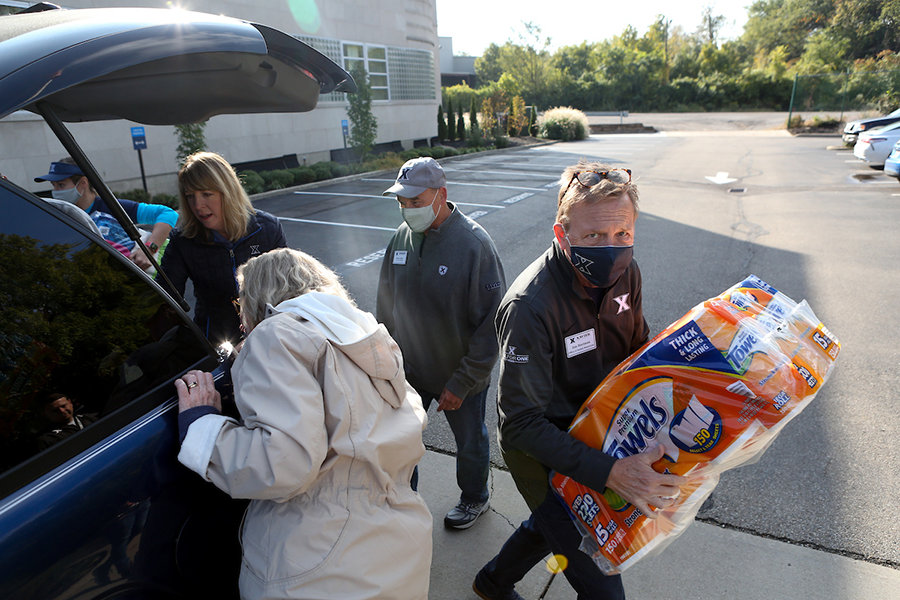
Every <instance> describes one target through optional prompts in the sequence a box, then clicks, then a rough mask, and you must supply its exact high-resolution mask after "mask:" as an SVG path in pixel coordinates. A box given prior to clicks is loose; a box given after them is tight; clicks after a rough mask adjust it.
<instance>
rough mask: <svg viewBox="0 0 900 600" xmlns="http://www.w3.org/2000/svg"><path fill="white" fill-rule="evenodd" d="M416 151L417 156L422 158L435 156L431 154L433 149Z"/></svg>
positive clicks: (416, 149)
mask: <svg viewBox="0 0 900 600" xmlns="http://www.w3.org/2000/svg"><path fill="white" fill-rule="evenodd" d="M414 151H415V152H416V155H418V156H419V157H421V158H430V157H431V156H433V155H432V154H431V148H415V149H414Z"/></svg>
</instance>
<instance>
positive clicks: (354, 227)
mask: <svg viewBox="0 0 900 600" xmlns="http://www.w3.org/2000/svg"><path fill="white" fill-rule="evenodd" d="M278 218H279V219H280V220H282V221H291V222H292V223H310V224H312V225H334V226H335V227H351V228H353V229H374V230H375V231H396V229H397V228H396V227H375V226H374V225H355V224H353V223H334V222H332V221H313V220H311V219H294V218H292V217H278Z"/></svg>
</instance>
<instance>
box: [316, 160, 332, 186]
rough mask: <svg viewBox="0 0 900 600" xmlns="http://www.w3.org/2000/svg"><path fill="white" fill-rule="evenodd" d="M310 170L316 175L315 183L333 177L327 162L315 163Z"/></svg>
mask: <svg viewBox="0 0 900 600" xmlns="http://www.w3.org/2000/svg"><path fill="white" fill-rule="evenodd" d="M312 170H313V173H315V174H316V181H323V180H325V179H331V178H332V177H333V176H332V174H331V167H330V166H329V165H328V163H327V162H317V163H316V164H314V165H313V166H312Z"/></svg>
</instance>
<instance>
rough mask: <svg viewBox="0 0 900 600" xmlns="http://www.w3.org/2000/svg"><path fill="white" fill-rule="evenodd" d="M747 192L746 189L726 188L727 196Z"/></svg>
mask: <svg viewBox="0 0 900 600" xmlns="http://www.w3.org/2000/svg"><path fill="white" fill-rule="evenodd" d="M746 191H747V188H728V193H729V194H743V193H744V192H746Z"/></svg>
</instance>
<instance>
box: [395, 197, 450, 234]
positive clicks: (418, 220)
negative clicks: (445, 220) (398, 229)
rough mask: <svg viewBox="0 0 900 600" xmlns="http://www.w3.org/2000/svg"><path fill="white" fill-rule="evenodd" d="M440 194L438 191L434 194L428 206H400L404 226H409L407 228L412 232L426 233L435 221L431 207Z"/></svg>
mask: <svg viewBox="0 0 900 600" xmlns="http://www.w3.org/2000/svg"><path fill="white" fill-rule="evenodd" d="M440 192H441V190H440V189H438V190H436V191H435V192H434V198H432V199H431V204H429V205H428V206H422V207H419V208H404V207H403V206H402V205H401V206H400V214H402V215H403V220H404V221H406V224H407V225H409V228H410V229H412V230H413V231H414V232H416V233H422V232H424V231H428V228H429V227H431V224H432V223H434V220H435V219H437V213H436V212H434V209H433V208H432V207H433V206H434V201H435V200H437V197H438V194H439V193H440Z"/></svg>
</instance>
